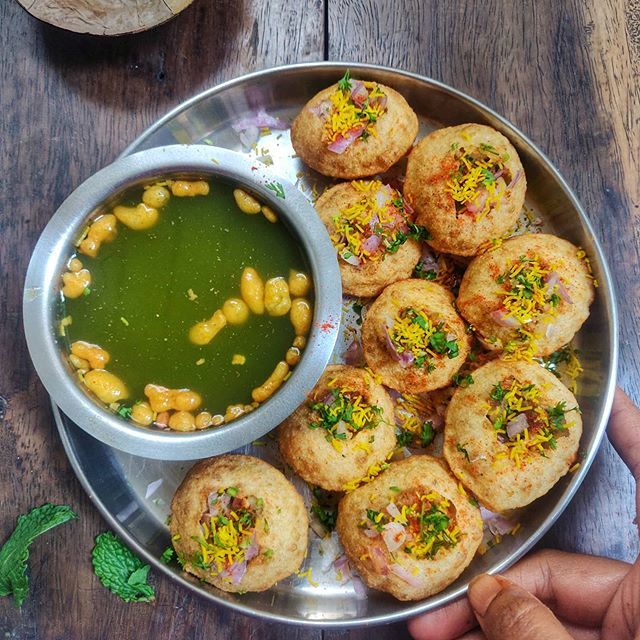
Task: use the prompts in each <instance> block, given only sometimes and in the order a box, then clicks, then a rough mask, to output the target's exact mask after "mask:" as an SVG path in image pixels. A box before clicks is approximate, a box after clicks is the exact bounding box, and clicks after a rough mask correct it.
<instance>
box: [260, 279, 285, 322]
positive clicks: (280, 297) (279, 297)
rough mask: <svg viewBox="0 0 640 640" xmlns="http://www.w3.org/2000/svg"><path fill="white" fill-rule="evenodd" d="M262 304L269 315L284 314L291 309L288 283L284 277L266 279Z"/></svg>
mask: <svg viewBox="0 0 640 640" xmlns="http://www.w3.org/2000/svg"><path fill="white" fill-rule="evenodd" d="M264 306H265V309H266V310H267V313H268V314H269V315H270V316H284V315H286V314H287V313H289V309H291V298H290V297H289V285H288V284H287V281H286V280H285V279H284V278H281V277H277V278H271V279H270V280H267V282H266V283H265V285H264Z"/></svg>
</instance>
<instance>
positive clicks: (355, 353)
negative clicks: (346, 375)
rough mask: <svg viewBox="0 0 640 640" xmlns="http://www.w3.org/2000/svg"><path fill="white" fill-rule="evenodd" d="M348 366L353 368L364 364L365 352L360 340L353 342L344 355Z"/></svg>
mask: <svg viewBox="0 0 640 640" xmlns="http://www.w3.org/2000/svg"><path fill="white" fill-rule="evenodd" d="M342 357H343V358H344V361H345V363H346V364H350V365H351V366H358V365H360V364H363V363H364V352H363V350H362V343H361V342H360V340H357V339H355V338H354V340H353V342H352V343H351V344H350V345H349V346H348V347H347V350H346V351H345V352H344V353H343V354H342Z"/></svg>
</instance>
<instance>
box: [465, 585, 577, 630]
mask: <svg viewBox="0 0 640 640" xmlns="http://www.w3.org/2000/svg"><path fill="white" fill-rule="evenodd" d="M469 602H470V603H471V606H472V608H473V610H474V613H475V614H476V618H478V622H479V623H480V626H481V627H482V630H483V631H484V633H485V635H486V636H487V639H488V640H513V638H517V640H534V639H535V640H539V638H545V640H573V638H572V637H571V636H570V635H569V633H568V632H567V630H566V629H565V628H564V627H563V626H562V624H561V623H560V621H559V620H558V619H557V618H556V617H555V616H554V615H553V613H551V611H550V610H549V609H548V608H547V607H545V606H544V605H543V604H542V602H540V600H538V599H537V598H536V597H535V596H533V595H531V594H530V593H529V592H528V591H525V590H524V589H523V588H522V587H519V586H517V585H516V584H514V583H513V582H510V581H509V580H507V579H506V578H503V577H502V576H490V575H487V574H484V575H481V576H478V577H477V578H475V579H474V580H472V582H471V584H470V585H469Z"/></svg>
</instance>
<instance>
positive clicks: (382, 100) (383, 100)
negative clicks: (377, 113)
mask: <svg viewBox="0 0 640 640" xmlns="http://www.w3.org/2000/svg"><path fill="white" fill-rule="evenodd" d="M369 104H370V105H371V106H374V105H379V106H380V108H381V109H384V108H385V107H386V106H387V96H376V97H375V98H371V99H370V100H369Z"/></svg>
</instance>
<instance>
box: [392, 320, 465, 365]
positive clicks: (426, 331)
mask: <svg viewBox="0 0 640 640" xmlns="http://www.w3.org/2000/svg"><path fill="white" fill-rule="evenodd" d="M388 332H389V338H390V340H391V342H392V344H393V346H394V347H395V349H396V351H397V352H398V354H403V353H410V354H411V355H412V356H413V364H414V366H417V367H425V368H426V369H427V371H432V370H433V368H434V365H433V363H432V362H431V361H432V360H433V359H434V358H440V357H441V356H443V355H444V354H445V353H446V354H447V355H448V356H449V357H450V358H453V357H455V356H456V355H457V353H458V344H457V342H456V340H455V337H454V338H453V339H452V340H449V339H448V338H447V336H448V335H450V334H451V333H452V332H451V330H450V328H449V327H448V326H447V325H446V324H445V323H444V322H439V323H437V324H434V323H433V322H432V320H431V319H430V318H429V316H428V315H427V313H426V311H425V310H424V309H415V308H409V309H401V310H400V311H399V312H398V313H397V314H396V316H395V317H394V319H393V325H392V327H390V328H389V329H388Z"/></svg>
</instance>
